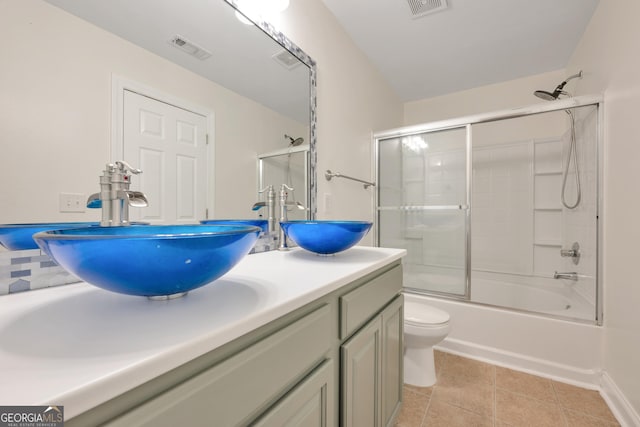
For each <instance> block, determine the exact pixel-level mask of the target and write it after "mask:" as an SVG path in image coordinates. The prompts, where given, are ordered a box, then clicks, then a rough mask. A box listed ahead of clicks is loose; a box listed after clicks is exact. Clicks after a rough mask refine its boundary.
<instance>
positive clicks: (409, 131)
mask: <svg viewBox="0 0 640 427" xmlns="http://www.w3.org/2000/svg"><path fill="white" fill-rule="evenodd" d="M590 105H591V106H595V107H596V109H597V113H596V117H597V121H596V135H597V136H596V139H597V141H596V162H597V164H596V200H597V203H596V228H597V230H596V278H595V279H596V307H595V308H596V313H595V324H597V325H598V326H601V325H602V322H603V290H602V271H603V269H602V246H601V243H602V232H603V230H602V227H603V226H602V224H603V221H602V176H603V174H602V171H603V154H604V150H603V140H604V130H603V118H604V113H603V97H602V96H601V95H583V96H577V97H573V98H566V99H558V100H556V101H552V102H547V103H538V104H532V105H529V106H525V107H520V108H514V109H509V110H500V111H494V112H490V113H482V114H476V115H471V116H465V117H457V118H453V119H448V120H440V121H434V122H429V123H424V124H419V125H412V126H405V127H400V128H395V129H391V130H386V131H381V132H376V133H374V134H373V137H372V142H373V149H372V153H373V158H372V162H373V165H372V169H373V171H374V182H376V183H377V184H378V185H377V186H376V187H377V188H376V191H375V192H374V200H373V204H374V211H375V214H374V217H375V218H374V224H373V235H374V244H375V246H380V226H379V223H380V212H382V211H384V210H388V209H385V208H384V207H381V206H380V202H379V194H378V192H379V188H380V185H379V184H380V182H379V177H380V158H379V157H380V156H379V145H380V142H381V141H382V140H387V139H392V138H400V137H407V136H412V135H418V134H422V133H430V132H438V131H446V130H452V129H461V128H466V131H467V133H466V150H467V152H466V156H465V157H466V162H467V164H466V173H467V177H466V195H465V200H466V206H463V205H460V206H459V207H458V208H459V209H461V210H462V209H465V210H466V212H465V291H464V295H456V294H449V293H443V292H438V291H428V290H416V292H420V293H424V294H427V295H432V296H438V297H444V298H449V299H454V300H460V301H464V302H468V303H473V304H480V305H490V304H485V303H476V302H473V301H471V300H470V297H471V213H472V209H473V207H472V203H471V190H472V186H473V177H472V168H473V163H472V160H473V159H472V150H473V137H472V125H474V124H480V123H490V122H495V121H500V120H506V119H515V118H519V117H526V116H532V115H536V114H543V113H549V112H553V111H562V110H567V109H570V108H576V107H586V106H590ZM412 208H414V209H415V208H417V209H420V210H428V209H443V208H451V207H447V206H432V207H426V206H422V207H411V206H408V207H399V210H405V209H406V210H409V209H412ZM493 307H499V308H503V309H509V307H503V306H493ZM540 315H542V316H548V317H556V318H560V319H565V318H563V317H561V316H554V315H549V314H544V313H540ZM578 321H579V320H578ZM587 323H593V321H587Z"/></svg>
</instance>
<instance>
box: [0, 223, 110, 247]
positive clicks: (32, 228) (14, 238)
mask: <svg viewBox="0 0 640 427" xmlns="http://www.w3.org/2000/svg"><path fill="white" fill-rule="evenodd" d="M98 225H100V224H99V223H97V222H48V223H39V224H35V223H34V224H2V225H0V244H1V245H2V246H4V247H5V248H7V249H9V250H10V251H21V250H26V249H38V245H37V244H36V242H35V241H34V240H33V238H32V237H33V235H34V234H35V233H38V232H40V231H47V230H61V229H63V228H80V227H92V226H94V227H95V226H98Z"/></svg>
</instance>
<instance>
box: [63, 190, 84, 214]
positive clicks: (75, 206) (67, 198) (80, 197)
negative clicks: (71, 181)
mask: <svg viewBox="0 0 640 427" xmlns="http://www.w3.org/2000/svg"><path fill="white" fill-rule="evenodd" d="M86 205H87V197H86V196H85V195H84V194H77V193H60V212H84V210H85V208H86Z"/></svg>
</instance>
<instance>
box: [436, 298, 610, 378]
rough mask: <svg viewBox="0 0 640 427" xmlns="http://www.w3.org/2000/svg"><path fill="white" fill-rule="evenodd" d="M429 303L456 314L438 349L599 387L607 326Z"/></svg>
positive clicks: (475, 306)
mask: <svg viewBox="0 0 640 427" xmlns="http://www.w3.org/2000/svg"><path fill="white" fill-rule="evenodd" d="M425 298H426V299H427V300H428V301H429V302H428V304H429V305H433V306H435V307H438V308H440V309H442V310H445V311H447V312H448V313H449V314H450V315H451V333H450V334H449V336H448V337H447V339H446V340H445V341H443V342H442V343H441V344H440V345H439V346H438V347H439V348H441V349H443V350H445V351H449V352H452V353H459V354H461V355H465V356H467V357H472V358H478V359H483V360H487V361H490V362H491V363H494V364H497V365H502V366H506V367H511V368H514V369H517V370H521V371H525V372H531V373H534V374H536V375H540V376H543V377H547V378H554V379H557V380H559V381H563V382H568V383H572V384H575V385H579V386H582V387H590V388H597V387H598V386H599V383H600V375H601V371H602V369H601V367H602V354H601V353H600V350H599V349H601V348H602V340H603V329H602V327H599V326H595V325H588V324H582V323H577V322H571V321H566V320H559V319H554V318H547V317H542V316H538V315H532V314H526V313H520V312H516V311H510V310H503V309H500V308H493V307H487V306H483V305H478V304H469V303H461V302H457V301H452V300H444V299H438V298H433V297H425Z"/></svg>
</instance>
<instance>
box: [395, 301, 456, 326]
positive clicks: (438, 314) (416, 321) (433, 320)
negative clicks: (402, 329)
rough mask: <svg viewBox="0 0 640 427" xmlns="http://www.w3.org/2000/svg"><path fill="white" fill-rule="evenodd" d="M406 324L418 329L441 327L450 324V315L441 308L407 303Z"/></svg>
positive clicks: (405, 310)
mask: <svg viewBox="0 0 640 427" xmlns="http://www.w3.org/2000/svg"><path fill="white" fill-rule="evenodd" d="M404 322H405V324H407V325H412V326H418V327H426V328H428V327H430V326H441V325H443V324H445V323H448V322H449V313H447V312H446V311H444V310H440V309H439V308H436V307H432V306H426V305H424V304H419V303H414V302H412V301H408V302H405V305H404Z"/></svg>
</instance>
